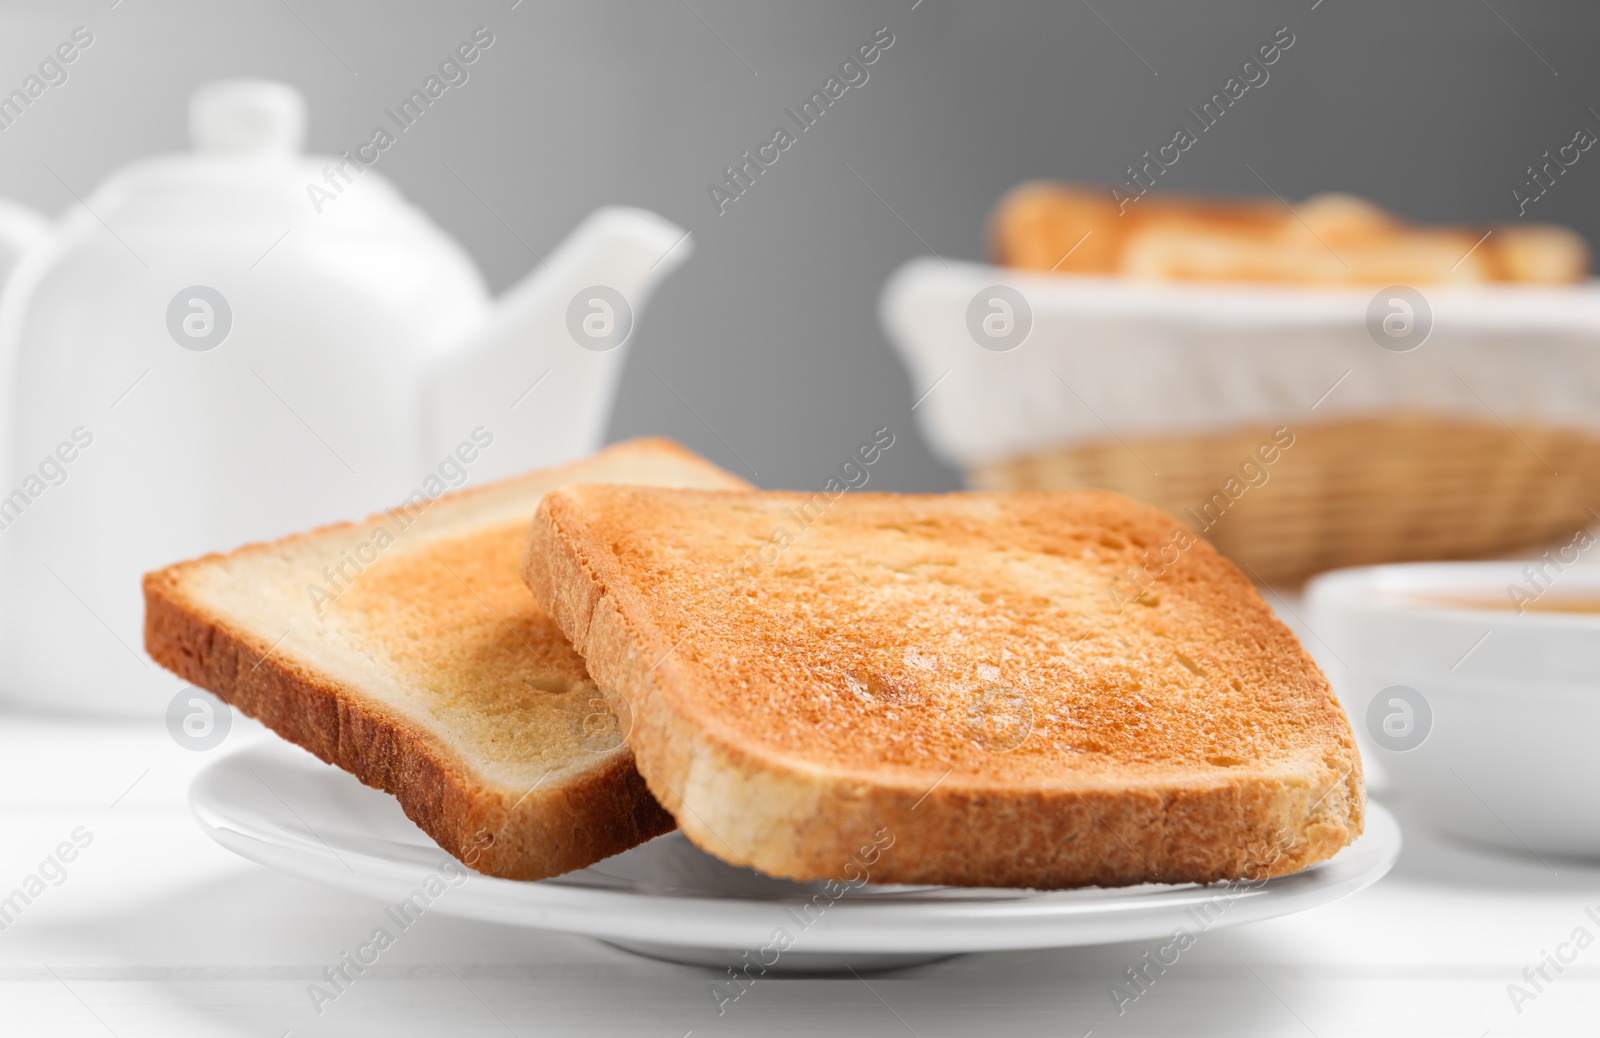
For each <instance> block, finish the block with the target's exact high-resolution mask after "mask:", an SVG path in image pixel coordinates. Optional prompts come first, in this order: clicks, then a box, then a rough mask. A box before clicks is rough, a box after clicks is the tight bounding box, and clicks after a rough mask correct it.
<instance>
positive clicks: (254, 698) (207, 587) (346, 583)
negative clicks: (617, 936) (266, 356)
mask: <svg viewBox="0 0 1600 1038" xmlns="http://www.w3.org/2000/svg"><path fill="white" fill-rule="evenodd" d="M573 480H584V481H606V480H617V481H624V482H630V483H663V484H674V485H681V486H705V487H740V486H745V485H746V484H744V483H743V481H741V480H739V479H737V478H736V477H734V476H732V475H730V474H728V473H726V472H724V471H722V470H721V469H719V468H717V467H716V466H714V465H712V464H711V463H710V462H708V461H705V460H704V459H702V458H700V457H698V456H696V455H694V454H691V453H690V452H688V451H686V450H684V449H683V448H681V447H678V446H677V445H675V444H673V443H670V442H668V441H665V440H641V441H635V442H631V443H625V444H621V445H619V446H616V447H612V448H610V449H609V450H606V451H602V452H601V453H600V454H598V455H596V456H595V457H593V458H589V459H587V460H584V461H579V462H574V463H573V464H570V465H566V466H563V467H560V468H553V469H548V470H545V471H541V472H533V473H530V474H528V475H525V476H521V477H518V478H515V479H509V480H505V481H503V482H499V483H494V484H491V485H488V486H483V487H478V488H475V489H471V490H464V491H461V492H458V493H453V494H445V495H443V496H440V497H438V498H435V499H434V500H432V501H431V502H429V501H426V500H424V501H421V502H420V503H417V504H413V505H411V506H409V507H401V508H397V509H394V510H393V511H390V512H385V513H381V514H379V515H375V516H372V517H371V518H369V519H367V520H365V521H364V522H358V523H344V524H341V525H337V526H328V527H324V528H322V529H320V530H315V531H313V532H311V533H306V534H300V535H298V536H294V537H288V538H285V539H284V540H281V541H276V542H274V543H271V544H254V545H250V546H248V547H245V548H240V549H239V550H238V551H234V552H230V553H228V554H226V555H209V556H207V557H205V558H202V559H197V560H195V561H193V562H185V563H181V564H179V565H176V566H172V567H170V568H168V569H164V570H161V571H159V572H156V573H151V574H148V575H147V576H146V577H145V581H144V592H145V647H146V648H147V649H148V650H149V652H150V655H151V656H153V657H154V658H155V659H156V661H157V662H159V663H161V664H162V665H163V666H165V667H166V668H168V669H169V670H171V671H173V672H174V673H175V674H177V675H178V676H179V677H181V678H183V679H184V680H186V681H191V682H193V683H194V684H196V685H199V686H201V687H203V688H207V689H210V690H211V691H212V692H215V693H216V694H217V695H219V696H221V697H222V698H223V699H224V700H226V701H227V702H229V703H231V704H233V706H235V707H236V708H238V709H239V710H242V711H243V712H245V713H246V714H249V715H250V716H252V717H255V718H259V719H260V720H261V721H262V722H264V723H265V724H266V725H267V726H268V727H270V728H272V729H273V730H274V731H276V732H277V733H278V734H279V735H282V736H283V737H284V738H286V739H288V740H289V741H290V742H294V743H298V744H299V745H301V746H303V747H305V748H306V749H308V750H310V751H311V752H312V753H315V754H316V755H317V756H318V757H321V758H322V759H323V760H325V761H327V762H329V763H330V764H336V765H338V766H339V767H341V768H343V769H345V770H346V771H348V772H350V773H351V774H353V775H355V776H356V777H357V778H359V779H360V780H361V781H363V782H365V783H366V784H367V785H369V786H376V787H378V788H379V789H383V790H387V791H388V792H390V793H393V794H394V795H395V797H396V798H398V799H399V801H400V805H401V806H402V807H403V808H405V812H406V814H407V815H409V816H410V817H411V819H412V820H413V821H415V822H416V823H417V824H418V825H419V826H421V827H422V829H423V830H424V831H425V832H427V834H428V835H429V836H431V837H433V838H434V840H436V841H438V843H439V846H441V847H443V848H444V849H445V850H446V851H449V852H450V853H451V854H453V855H455V856H456V857H458V858H460V859H462V860H463V861H465V862H467V864H469V865H472V866H473V867H474V868H476V869H477V870H478V871H480V872H485V873H488V874H490V875H494V876H504V877H508V878H512V879H539V878H542V877H545V876H553V875H556V874H558V873H562V872H566V871H568V870H570V869H576V868H582V867H583V866H585V865H589V864H591V863H593V862H595V861H598V860H600V859H601V858H604V857H607V856H608V855H611V854H615V853H617V852H619V851H623V850H626V849H627V848H629V847H632V846H634V845H635V844H638V843H641V842H643V841H644V840H647V839H649V838H650V837H652V836H656V835H658V834H660V833H663V832H666V831H668V830H670V829H671V828H672V818H671V816H669V815H668V814H667V813H666V812H665V811H663V810H662V809H661V808H660V806H659V805H658V804H657V803H656V802H655V801H654V800H653V799H651V797H650V794H649V792H648V791H647V790H646V789H645V786H644V784H643V783H642V782H640V780H639V776H638V773H637V772H635V771H634V768H633V756H632V754H631V753H630V752H629V751H628V748H627V746H626V745H625V744H623V742H622V740H621V737H620V734H619V733H618V731H617V728H616V722H615V718H614V717H613V716H612V715H611V713H610V711H609V710H608V709H607V708H606V706H605V701H604V699H603V698H602V697H601V696H600V695H599V694H598V693H597V691H596V690H595V687H594V684H593V683H592V682H591V681H590V680H589V677H588V675H587V673H586V672H585V671H584V666H583V660H582V658H581V657H579V656H578V654H577V653H575V652H574V651H573V650H572V647H571V645H569V644H568V643H567V640H566V639H565V638H563V637H562V636H561V632H560V631H559V630H558V629H557V628H556V626H555V624H554V623H553V622H552V621H551V619H550V618H549V617H548V616H547V615H545V613H544V612H543V610H541V609H540V608H539V607H538V606H537V605H536V604H535V602H534V600H533V598H532V597H531V596H530V595H529V594H528V591H527V588H525V587H523V586H522V583H521V581H520V580H519V579H518V573H519V569H520V564H521V558H522V551H523V548H524V546H525V545H526V543H527V530H528V519H529V517H530V516H532V515H533V513H534V510H535V508H536V507H537V506H538V503H539V499H540V497H541V496H543V495H544V494H545V493H547V492H548V491H549V490H551V489H552V488H554V487H557V486H560V485H561V484H563V483H568V482H571V481H573Z"/></svg>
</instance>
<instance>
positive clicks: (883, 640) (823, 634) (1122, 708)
mask: <svg viewBox="0 0 1600 1038" xmlns="http://www.w3.org/2000/svg"><path fill="white" fill-rule="evenodd" d="M1130 571H1137V572H1140V573H1142V574H1143V577H1142V578H1134V577H1131V576H1130ZM524 575H525V577H526V579H527V581H528V584H529V586H530V587H531V588H532V589H533V591H534V593H535V595H536V597H538V599H539V600H540V601H541V603H543V604H544V605H545V607H546V608H547V609H548V610H549V612H550V614H551V615H552V616H553V617H554V618H555V619H556V621H557V623H559V624H560V626H561V628H562V630H563V631H564V632H565V633H566V634H567V635H568V637H569V638H571V639H572V641H573V643H574V645H575V646H576V648H577V649H578V651H579V652H580V653H582V654H583V655H584V657H585V658H586V660H587V663H588V668H589V672H590V674H591V675H592V676H593V677H594V678H595V679H596V681H597V682H599V684H600V686H601V688H602V690H603V691H604V692H606V693H607V694H608V695H609V696H611V697H612V698H613V700H614V703H613V705H614V707H616V708H617V710H618V712H619V714H620V715H621V716H623V717H624V718H625V722H624V723H625V727H626V728H627V738H628V741H629V743H630V745H631V746H632V747H633V749H634V752H635V755H636V758H637V762H638V767H639V770H640V771H641V773H642V774H643V775H644V778H645V781H646V782H647V783H648V784H649V786H650V788H651V790H652V792H653V793H654V794H655V795H656V797H657V798H658V799H659V800H660V801H661V803H662V804H663V805H665V806H666V807H667V808H668V809H669V810H670V811H672V813H673V814H674V815H675V816H676V818H677V820H678V823H679V825H680V827H681V828H682V829H683V830H684V831H685V833H687V834H688V835H689V837H690V838H691V839H693V840H694V841H695V842H696V843H697V844H698V845H699V846H701V847H702V848H704V849H705V850H707V851H709V852H711V853H713V854H716V855H718V856H720V857H723V858H725V859H726V860H729V861H732V862H736V863H742V864H749V865H751V866H753V867H755V868H758V869H761V870H763V871H766V872H769V873H773V874H777V875H783V876H790V877H794V878H802V879H815V878H835V879H838V878H846V879H848V878H852V877H850V876H849V875H847V871H848V869H849V868H850V867H851V865H850V863H851V862H852V861H858V860H859V859H858V855H857V852H859V851H861V850H862V849H863V848H866V847H871V846H874V845H877V846H882V841H883V840H884V839H886V838H887V839H892V840H893V841H894V842H893V846H892V849H891V850H888V851H885V852H883V853H882V854H881V856H877V858H876V861H875V864H874V865H873V868H872V869H871V874H872V878H873V880H874V881H879V882H913V883H954V884H967V885H997V886H1033V887H1060V886H1075V885H1083V884H1106V885H1110V884H1127V883H1138V882H1144V881H1151V880H1160V881H1190V880H1193V881H1211V880H1217V879H1223V878H1237V877H1251V876H1258V875H1259V876H1265V875H1278V874H1282V873H1286V872H1291V871H1295V870H1298V869H1300V868H1302V867H1304V866H1306V865H1309V864H1311V863H1313V862H1316V861H1319V860H1321V859H1324V858H1326V857H1328V856H1330V855H1331V854H1333V853H1334V852H1336V851H1337V850H1338V849H1339V848H1340V847H1342V846H1344V845H1345V844H1346V843H1348V842H1349V841H1350V840H1351V839H1352V838H1354V837H1355V836H1356V835H1358V834H1359V833H1360V831H1361V824H1362V815H1363V810H1364V802H1365V801H1364V791H1363V785H1362V777H1361V764H1360V758H1359V756H1358V753H1357V750H1356V748H1355V744H1354V741H1353V739H1352V736H1351V733H1350V728H1349V725H1348V722H1347V721H1346V719H1345V716H1344V713H1343V711H1342V710H1341V708H1340V707H1339V705H1338V703H1337V701H1336V700H1335V699H1334V696H1333V693H1332V691H1331V690H1330V688H1329V686H1328V683H1327V681H1326V679H1325V678H1324V677H1323V676H1322V674H1321V672H1320V671H1319V670H1318V669H1317V668H1316V666H1315V664H1314V663H1313V662H1312V661H1311V659H1310V658H1309V656H1307V654H1306V653H1305V651H1304V650H1303V649H1302V647H1301V646H1300V644H1299V642H1298V641H1297V640H1296V639H1295V637H1294V635H1293V634H1292V633H1291V632H1290V631H1289V630H1288V629H1287V628H1286V627H1284V626H1283V624H1282V623H1280V622H1279V621H1278V620H1277V618H1276V617H1275V616H1274V615H1273V614H1272V612H1271V610H1270V609H1269V608H1268V607H1267V605H1266V603H1265V602H1263V601H1262V600H1261V598H1260V596H1259V595H1258V594H1257V593H1256V591H1255V589H1254V588H1253V587H1252V586H1251V585H1250V583H1249V582H1248V581H1246V580H1245V579H1244V578H1243V577H1242V576H1241V575H1240V574H1239V572H1238V571H1237V570H1236V569H1235V568H1234V567H1233V565H1232V564H1231V563H1228V562H1227V561H1226V560H1224V559H1223V558H1221V557H1220V556H1219V555H1217V553H1216V552H1215V551H1214V550H1213V549H1212V548H1211V547H1210V546H1209V545H1207V544H1206V543H1205V542H1203V541H1200V540H1198V539H1197V538H1195V537H1194V536H1193V535H1192V534H1190V533H1189V532H1188V531H1187V530H1185V529H1183V528H1182V527H1180V526H1178V525H1177V524H1176V523H1175V522H1174V521H1173V520H1172V519H1170V518H1168V517H1167V516H1165V515H1164V514H1162V513H1160V512H1158V511H1156V510H1155V509H1152V508H1148V507H1145V506H1142V505H1139V504H1136V503H1134V502H1133V501H1131V500H1129V499H1126V498H1123V497H1120V496H1118V495H1114V494H1110V493H1105V492H1100V491H1074V492H1066V493H1033V494H954V495H940V496H899V495H887V494H846V495H840V496H836V495H833V494H830V493H828V492H823V493H820V494H816V495H811V494H790V493H748V492H746V493H739V492H703V491H687V490H685V491H678V490H658V489H651V488H642V487H607V486H574V487H568V488H565V489H562V490H559V491H556V492H554V493H552V494H551V495H549V496H548V497H546V499H545V500H544V502H543V503H542V504H541V507H540V510H539V513H538V515H537V516H536V518H535V520H534V526H533V531H532V538H531V542H530V545H529V551H528V556H527V561H526V565H525V571H524Z"/></svg>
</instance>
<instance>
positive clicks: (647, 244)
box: [423, 206, 693, 482]
mask: <svg viewBox="0 0 1600 1038" xmlns="http://www.w3.org/2000/svg"><path fill="white" fill-rule="evenodd" d="M692 250H693V242H692V241H691V240H690V237H689V232H688V231H686V230H684V229H683V228H681V227H678V226H677V225H675V224H673V223H671V222H670V221H668V220H665V219H663V218H661V217H660V216H657V215H656V214H655V213H652V212H649V211H647V210H644V209H633V208H625V207H620V206H608V207H605V208H602V209H597V210H595V211H594V212H593V213H591V214H589V216H588V217H586V218H585V219H584V221H583V223H581V224H579V225H578V227H577V229H576V230H574V231H573V232H572V233H571V234H570V235H569V236H568V237H567V238H566V240H565V241H563V242H562V243H561V244H560V245H559V246H557V247H556V249H555V251H553V252H551V253H550V254H549V255H548V257H546V260H545V262H544V264H543V265H541V266H540V267H537V268H535V269H534V270H533V271H532V272H530V273H529V274H528V275H527V276H525V277H524V278H523V279H522V280H521V281H519V282H517V284H515V285H513V286H512V287H511V288H510V289H509V290H507V291H506V292H505V294H504V295H503V296H501V298H500V299H498V300H496V301H495V303H494V305H493V307H492V308H491V309H490V311H489V313H488V315H487V317H486V319H485V320H484V321H483V322H482V323H480V324H478V325H477V326H476V327H474V328H473V329H472V330H470V331H469V332H468V333H467V335H466V337H465V340H464V341H463V342H462V343H461V344H460V345H459V347H458V348H456V349H454V350H451V351H449V352H448V353H447V354H446V356H445V358H444V360H443V362H442V364H441V365H440V367H439V368H438V370H437V371H436V372H434V374H433V377H430V378H429V379H428V380H427V384H426V385H425V386H424V390H423V391H424V393H425V394H426V395H427V397H428V398H429V399H427V400H425V401H424V404H425V406H424V409H423V413H424V415H425V425H424V430H425V435H426V437H427V441H428V446H427V453H426V455H425V459H424V465H425V466H432V465H437V464H438V463H439V460H440V459H441V458H443V457H444V456H445V455H447V454H450V453H452V452H453V451H455V450H456V448H457V446H458V444H460V443H462V442H463V441H469V440H470V441H473V442H476V443H478V444H480V445H481V444H482V443H483V442H485V441H489V442H490V444H491V445H490V446H489V447H487V448H484V449H483V451H482V457H481V459H478V460H475V461H474V463H473V464H472V465H471V477H472V480H473V482H479V481H481V480H484V479H491V478H498V477H501V476H508V475H513V474H516V473H520V472H524V471H527V470H528V469H530V468H536V467H540V466H544V465H552V464H556V463H559V462H562V461H567V460H570V459H572V458H576V457H581V456H582V455H585V454H589V453H592V452H593V451H595V450H596V449H598V448H599V446H600V441H601V438H602V437H603V436H604V435H605V427H606V421H607V419H608V418H609V416H610V413H611V403H612V399H613V397H614V396H615V393H616V388H617V379H618V377H619V375H620V374H621V371H622V362H623V358H624V356H625V354H626V352H627V347H628V345H629V344H630V343H631V342H632V340H633V338H634V335H635V334H636V331H637V325H638V320H639V316H640V314H641V312H642V311H643V310H644V306H645V303H646V302H647V301H648V300H649V298H650V295H651V293H652V292H653V291H654V289H655V286H656V284H657V283H658V282H659V281H660V280H661V279H662V278H664V277H666V275H668V274H670V273H671V272H672V271H674V270H676V269H677V268H678V266H679V265H680V264H682V263H683V261H684V260H686V259H688V258H689V254H690V252H691V251H692ZM474 453H475V452H474Z"/></svg>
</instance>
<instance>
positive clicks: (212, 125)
mask: <svg viewBox="0 0 1600 1038" xmlns="http://www.w3.org/2000/svg"><path fill="white" fill-rule="evenodd" d="M305 138H306V100H305V97H303V96H302V95H301V93H300V91H298V90H296V89H295V88H294V87H292V86H289V85H288V84H286V83H275V82H273V81H271V80H267V79H221V80H217V81H215V82H212V83H207V84H205V85H204V86H202V87H200V88H199V89H198V90H196V91H195V92H194V95H193V96H192V97H191V98H190V99H189V139H190V141H191V142H192V143H193V144H194V148H195V150H196V151H199V152H205V153H210V154H215V155H293V154H296V153H298V152H299V151H300V149H301V148H302V147H304V146H305Z"/></svg>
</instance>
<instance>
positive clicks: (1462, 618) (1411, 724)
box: [1306, 552, 1600, 855]
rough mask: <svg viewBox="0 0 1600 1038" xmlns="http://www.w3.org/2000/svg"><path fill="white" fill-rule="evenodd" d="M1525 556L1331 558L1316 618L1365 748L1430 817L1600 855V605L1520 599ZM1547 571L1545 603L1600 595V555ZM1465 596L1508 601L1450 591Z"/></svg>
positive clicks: (1453, 828) (1453, 826)
mask: <svg viewBox="0 0 1600 1038" xmlns="http://www.w3.org/2000/svg"><path fill="white" fill-rule="evenodd" d="M1551 554H1552V555H1554V553H1553V552H1552V553H1551ZM1528 566H1529V563H1527V562H1482V563H1429V564H1420V565H1396V566H1373V567H1365V568H1360V569H1350V570H1341V571H1337V572H1333V573H1328V574H1325V575H1323V576H1321V577H1318V578H1317V579H1316V580H1314V581H1312V582H1311V584H1310V585H1309V586H1308V587H1307V590H1306V599H1307V604H1308V610H1309V611H1308V615H1307V626H1308V627H1309V628H1310V629H1311V630H1312V632H1313V634H1314V635H1315V637H1316V638H1317V639H1320V640H1321V641H1322V642H1323V643H1324V644H1325V645H1326V647H1327V649H1328V654H1327V655H1328V656H1331V657H1332V658H1331V659H1326V657H1325V661H1326V662H1328V663H1329V666H1328V667H1327V671H1328V676H1329V678H1330V680H1332V682H1333V685H1334V688H1335V689H1336V690H1337V691H1338V693H1339V696H1340V698H1341V699H1342V700H1343V701H1344V704H1345V708H1346V710H1348V711H1349V713H1350V721H1351V724H1352V725H1353V726H1354V727H1355V728H1356V730H1357V733H1358V737H1359V738H1360V739H1361V741H1362V748H1363V750H1364V752H1365V753H1367V754H1368V755H1370V756H1371V757H1375V758H1376V759H1377V761H1378V762H1379V764H1380V765H1381V766H1382V767H1383V768H1384V769H1385V770H1386V771H1387V772H1388V774H1389V776H1390V777H1391V779H1392V781H1393V784H1394V787H1395V789H1396V790H1397V791H1398V792H1399V793H1400V794H1401V795H1402V797H1403V798H1405V800H1407V801H1409V802H1410V803H1411V804H1413V805H1415V806H1416V807H1418V808H1420V809H1421V812H1422V814H1423V817H1422V818H1421V820H1422V821H1424V822H1426V823H1428V824H1431V825H1432V826H1434V827H1436V828H1438V829H1439V830H1441V831H1443V832H1445V833H1448V834H1450V835H1453V836H1457V837H1462V838H1465V839H1469V840H1474V841H1481V842H1486V843H1491V844H1498V845H1501V846H1505V847H1511V848H1515V849H1518V850H1527V851H1532V852H1534V853H1536V854H1540V855H1543V854H1576V855H1600V753H1597V752H1596V750H1595V738H1596V735H1597V734H1600V614H1583V613H1562V612H1547V611H1534V610H1529V611H1526V612H1521V613H1519V612H1517V611H1516V610H1515V609H1514V608H1512V605H1511V602H1512V598H1511V594H1510V592H1509V591H1508V588H1510V587H1513V586H1516V587H1522V588H1523V589H1524V590H1525V591H1529V592H1530V593H1531V589H1535V588H1537V586H1538V585H1536V584H1530V582H1529V574H1528V572H1527V567H1528ZM1548 572H1549V574H1550V576H1551V579H1550V580H1549V581H1548V582H1547V583H1548V584H1549V585H1550V586H1549V590H1547V591H1545V592H1544V593H1543V595H1542V596H1541V597H1540V599H1539V602H1540V604H1542V605H1543V604H1548V603H1550V602H1553V601H1556V600H1558V599H1561V598H1585V599H1590V600H1595V599H1600V568H1591V567H1590V566H1588V565H1575V566H1567V567H1565V568H1564V569H1563V570H1562V571H1561V572H1559V573H1557V572H1555V569H1554V568H1553V567H1552V568H1551V569H1550V570H1549V571H1548ZM1463 598H1466V599H1475V600H1492V601H1496V602H1498V603H1499V604H1500V605H1501V606H1503V608H1473V607H1471V606H1467V605H1452V604H1449V603H1450V602H1451V601H1454V600H1460V599H1463Z"/></svg>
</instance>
